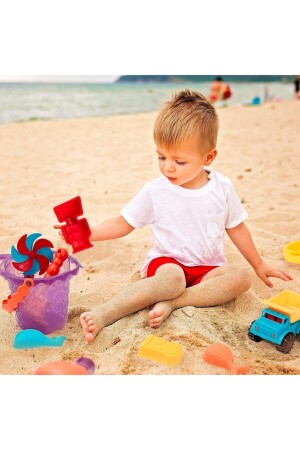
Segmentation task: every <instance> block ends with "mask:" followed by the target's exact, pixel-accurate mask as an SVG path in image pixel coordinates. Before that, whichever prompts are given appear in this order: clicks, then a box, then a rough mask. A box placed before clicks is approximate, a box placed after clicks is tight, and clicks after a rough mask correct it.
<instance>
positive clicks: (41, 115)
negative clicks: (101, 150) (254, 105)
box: [0, 81, 294, 123]
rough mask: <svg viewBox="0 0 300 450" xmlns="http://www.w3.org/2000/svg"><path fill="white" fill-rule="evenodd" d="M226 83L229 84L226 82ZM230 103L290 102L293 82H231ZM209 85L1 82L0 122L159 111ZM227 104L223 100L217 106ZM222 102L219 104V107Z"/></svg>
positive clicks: (205, 92)
mask: <svg viewBox="0 0 300 450" xmlns="http://www.w3.org/2000/svg"><path fill="white" fill-rule="evenodd" d="M225 83H226V81H225ZM228 84H230V86H231V90H232V94H233V95H232V97H231V98H230V99H229V100H227V101H226V104H228V105H238V104H247V103H251V101H252V99H253V98H254V97H259V98H260V99H261V101H262V102H263V101H264V100H265V98H266V96H268V97H269V98H270V99H272V100H273V101H283V100H291V99H292V98H293V90H294V87H293V83H283V82H230V83H228ZM210 86H211V82H203V83H202V82H201V83H195V82H180V83H163V82H161V83H153V82H147V83H145V82H135V83H130V82H127V83H125V82H124V83H93V82H75V83H74V82H73V83H71V82H0V123H12V122H23V121H34V120H51V119H67V118H79V117H97V116H109V115H116V114H134V113H141V112H151V111H157V110H158V109H159V108H160V107H161V105H162V104H163V103H164V102H165V101H168V100H169V98H170V97H171V96H172V95H173V94H174V93H175V92H176V91H178V90H181V89H191V90H196V91H199V92H201V93H202V94H204V95H208V94H209V90H210ZM218 104H219V105H223V104H224V102H219V103H218ZM218 104H216V105H217V106H218Z"/></svg>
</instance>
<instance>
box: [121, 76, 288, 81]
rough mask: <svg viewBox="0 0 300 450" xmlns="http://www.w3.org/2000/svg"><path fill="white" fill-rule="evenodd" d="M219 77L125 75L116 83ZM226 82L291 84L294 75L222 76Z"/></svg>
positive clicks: (202, 79) (206, 79)
mask: <svg viewBox="0 0 300 450" xmlns="http://www.w3.org/2000/svg"><path fill="white" fill-rule="evenodd" d="M216 76H217V75H123V76H121V77H119V78H118V79H117V80H116V81H115V83H137V82H143V83H181V82H185V81H190V82H194V83H200V82H207V81H213V80H214V79H215V77H216ZM220 76H222V78H223V79H224V81H228V82H229V81H236V82H251V81H252V82H259V81H260V82H272V81H282V82H291V81H293V79H294V75H220Z"/></svg>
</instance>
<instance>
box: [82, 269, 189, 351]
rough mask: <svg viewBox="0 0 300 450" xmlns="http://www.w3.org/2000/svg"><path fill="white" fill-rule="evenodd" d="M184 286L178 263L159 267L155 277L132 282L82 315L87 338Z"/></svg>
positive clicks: (177, 291)
mask: <svg viewBox="0 0 300 450" xmlns="http://www.w3.org/2000/svg"><path fill="white" fill-rule="evenodd" d="M185 286H186V281H185V276H184V272H183V270H182V268H181V267H179V266H178V265H176V264H164V265H163V266H161V267H159V268H158V269H157V271H156V274H155V276H153V277H151V278H146V279H143V280H139V281H137V282H135V283H133V284H132V285H130V286H128V287H127V288H126V289H124V290H123V291H122V292H120V293H119V294H117V295H116V296H115V297H113V298H112V299H111V300H109V301H108V302H107V303H105V304H103V305H101V306H99V307H98V308H96V309H94V310H93V311H90V312H84V313H83V314H81V316H80V322H81V325H82V328H83V332H84V335H85V338H86V340H87V341H88V342H93V340H94V339H95V337H96V336H97V334H98V333H99V331H101V330H102V328H104V327H105V326H107V325H109V324H111V323H113V322H115V321H116V320H118V319H121V318H122V317H125V316H128V315H129V314H132V313H134V312H136V311H139V310H141V309H144V308H146V307H147V306H150V305H153V304H155V303H157V302H161V301H164V300H170V299H172V298H176V297H178V296H179V295H180V294H181V293H182V292H183V291H184V289H185Z"/></svg>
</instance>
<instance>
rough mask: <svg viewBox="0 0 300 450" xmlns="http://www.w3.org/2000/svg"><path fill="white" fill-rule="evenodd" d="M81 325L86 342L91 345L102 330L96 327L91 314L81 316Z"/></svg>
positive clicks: (85, 313) (86, 313)
mask: <svg viewBox="0 0 300 450" xmlns="http://www.w3.org/2000/svg"><path fill="white" fill-rule="evenodd" d="M80 323H81V326H82V329H83V334H84V337H85V338H86V340H87V341H88V342H90V343H91V342H93V341H94V340H95V337H96V336H97V334H98V333H99V332H100V331H101V329H100V328H99V327H97V326H96V325H95V322H94V319H93V318H92V316H91V315H90V313H89V312H84V313H82V314H81V316H80Z"/></svg>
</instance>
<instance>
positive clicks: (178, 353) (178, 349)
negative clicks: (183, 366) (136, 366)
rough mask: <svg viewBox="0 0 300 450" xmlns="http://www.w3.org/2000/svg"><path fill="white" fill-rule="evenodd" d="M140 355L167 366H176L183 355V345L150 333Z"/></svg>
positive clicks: (141, 347) (140, 350)
mask: <svg viewBox="0 0 300 450" xmlns="http://www.w3.org/2000/svg"><path fill="white" fill-rule="evenodd" d="M138 355H139V356H140V357H141V358H147V359H152V360H154V361H157V362H159V363H161V364H165V365H166V366H176V365H178V364H180V363H181V361H182V357H183V351H182V345H181V344H177V343H176V342H170V341H167V340H166V339H163V338H159V337H157V336H153V335H152V334H150V336H148V337H147V338H146V339H145V340H144V341H143V342H142V343H141V346H140V349H139V353H138Z"/></svg>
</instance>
